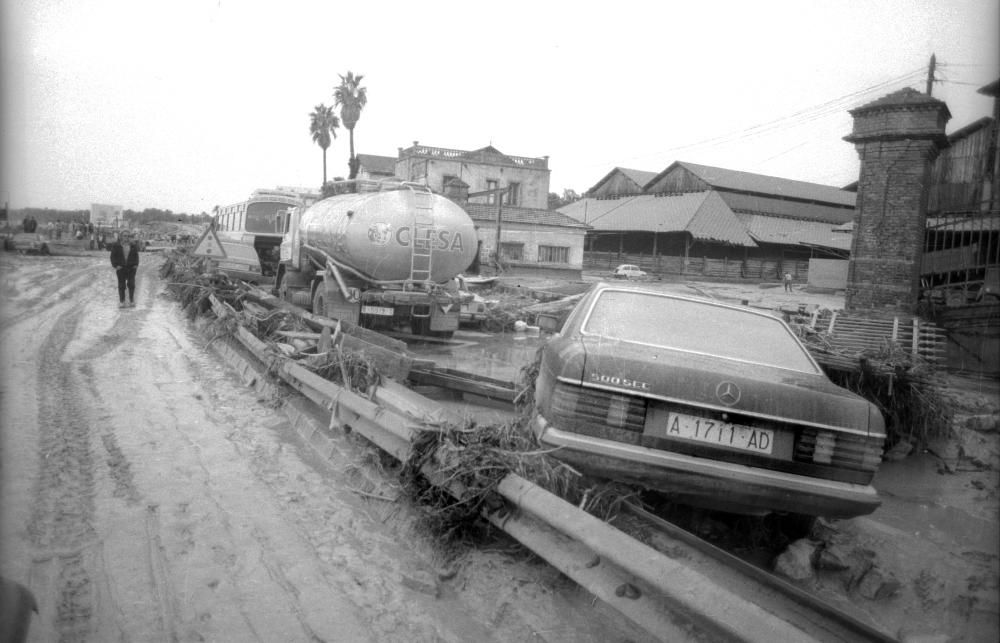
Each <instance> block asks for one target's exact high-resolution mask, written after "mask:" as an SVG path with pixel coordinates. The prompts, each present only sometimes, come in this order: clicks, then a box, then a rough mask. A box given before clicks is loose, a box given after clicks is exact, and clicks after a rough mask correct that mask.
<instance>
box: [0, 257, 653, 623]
mask: <svg viewBox="0 0 1000 643" xmlns="http://www.w3.org/2000/svg"><path fill="white" fill-rule="evenodd" d="M160 260H161V259H160V258H159V257H157V256H156V255H150V254H147V255H144V256H143V263H142V266H141V267H140V271H139V275H138V290H137V295H136V307H135V308H132V309H124V310H119V309H118V307H117V292H116V287H115V280H114V275H113V272H112V270H111V268H110V266H109V265H108V262H107V256H106V255H105V253H90V254H87V255H84V256H73V257H65V256H64V257H22V256H18V255H13V254H9V253H4V254H2V255H0V296H2V301H0V303H2V308H0V427H2V442H0V449H2V451H0V465H2V468H0V483H2V487H0V543H2V549H0V574H2V575H3V576H4V577H6V578H8V579H11V580H15V581H18V582H20V583H22V584H24V585H26V586H27V587H29V588H30V589H31V591H32V592H33V593H34V594H35V596H36V598H37V600H38V604H39V609H40V614H39V615H38V616H37V617H36V618H35V619H34V620H33V621H32V624H31V631H30V636H29V640H31V641H141V640H155V641H206V640H207V641H366V640H371V641H470V640H477V641H529V640H530V641H626V640H629V641H644V640H647V638H646V637H645V636H644V635H643V634H642V633H640V632H637V631H634V630H633V629H632V628H631V627H630V626H629V625H628V624H627V623H625V622H624V621H623V620H622V619H621V618H620V617H618V616H617V615H616V614H615V613H613V612H610V610H608V609H607V608H606V607H603V606H602V605H601V604H595V603H594V601H593V600H592V598H591V597H590V596H589V595H588V594H586V593H585V592H583V591H582V590H580V589H579V588H577V587H576V586H575V585H574V584H572V583H571V582H569V581H567V580H566V579H565V578H563V577H562V576H561V575H559V574H558V573H557V572H555V571H554V570H552V569H551V568H550V567H548V566H547V565H544V564H542V563H540V562H538V561H537V560H536V559H533V558H532V557H531V556H530V555H528V554H527V553H525V551H524V550H522V549H520V548H518V547H517V546H515V545H514V544H513V543H512V542H510V541H504V540H503V539H499V538H498V539H497V540H496V541H493V542H492V543H490V544H488V545H486V546H483V545H482V544H480V546H479V547H477V548H475V549H467V548H457V547H454V546H452V547H449V548H445V547H442V546H441V545H440V544H439V543H437V542H436V541H435V539H434V538H432V537H431V536H429V535H428V534H427V533H426V532H425V531H424V530H423V529H422V528H421V527H420V525H419V524H418V522H417V521H416V513H415V511H414V508H413V507H412V506H411V505H409V503H408V501H407V500H406V499H405V496H403V495H402V494H401V493H400V492H399V489H398V488H395V487H394V484H395V483H394V481H393V478H392V477H391V476H383V477H382V478H378V477H377V476H378V471H377V469H378V467H377V462H375V463H374V464H372V461H373V460H374V461H377V457H373V456H372V453H371V452H370V451H368V450H366V447H365V446H364V445H363V444H361V443H360V440H353V441H352V442H351V443H350V444H346V445H342V446H343V448H342V449H341V453H340V454H339V455H337V456H336V457H334V458H332V459H331V460H323V459H320V458H319V457H318V456H316V455H315V453H314V452H312V451H311V450H310V449H309V448H308V446H307V445H305V444H304V443H302V442H301V441H299V440H298V438H297V435H296V433H295V432H294V431H293V430H291V428H290V425H289V421H288V418H287V417H286V415H285V414H284V413H282V412H281V410H280V409H279V408H278V405H277V404H275V400H274V399H269V398H268V397H267V396H263V395H261V394H258V393H256V392H255V391H254V389H251V388H248V387H246V386H244V385H243V383H242V382H241V381H240V380H239V379H238V378H237V377H236V376H235V375H233V374H232V373H231V372H230V371H228V370H227V369H226V368H225V367H224V366H223V365H222V363H221V362H220V361H219V359H218V358H217V357H216V356H215V354H214V353H213V352H212V351H211V350H208V349H207V348H206V346H205V343H206V340H205V338H204V336H203V335H200V334H198V333H196V332H195V331H194V330H193V329H192V328H191V326H190V324H189V322H188V321H187V320H186V319H185V318H184V316H183V314H182V311H181V310H180V309H179V307H178V306H177V304H176V303H175V302H174V301H173V300H171V299H170V298H168V297H167V296H165V294H164V285H163V284H162V283H161V281H160V280H159V278H158V277H157V274H156V269H157V267H158V265H159V261H160ZM365 462H368V464H367V465H366V464H365ZM366 467H367V468H366ZM372 471H374V475H375V476H376V477H375V478H374V479H375V480H376V482H375V484H376V485H378V487H379V488H378V489H377V492H375V493H372V492H370V491H369V492H363V491H360V489H361V486H360V485H359V482H358V479H359V476H362V477H366V478H365V479H366V480H369V482H370V480H371V479H372V477H371V472H372ZM365 488H370V486H369V487H365Z"/></svg>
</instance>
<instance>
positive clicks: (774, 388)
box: [581, 337, 869, 430]
mask: <svg viewBox="0 0 1000 643" xmlns="http://www.w3.org/2000/svg"><path fill="white" fill-rule="evenodd" d="M582 344H583V347H584V350H585V353H586V357H585V360H584V364H583V372H582V380H581V384H582V385H583V386H586V387H590V388H599V389H603V390H608V391H615V392H619V393H626V394H629V395H635V396H640V397H645V398H649V399H658V400H665V401H668V402H675V403H679V404H683V405H690V406H696V407H700V408H705V409H713V410H718V411H723V412H735V413H742V414H746V415H751V416H756V417H759V418H765V419H771V420H779V421H783V422H793V423H799V424H805V425H811V426H817V427H835V428H848V429H854V430H868V428H869V403H868V402H867V401H866V400H865V399H863V398H861V397H860V396H857V395H855V394H853V393H851V392H849V391H847V390H845V389H842V388H840V387H838V386H836V385H835V384H834V383H833V382H831V381H830V380H829V379H828V378H827V377H826V376H824V375H822V374H821V373H803V372H799V371H793V370H787V369H782V368H779V367H775V366H770V365H764V364H752V363H747V362H739V361H735V360H731V359H727V358H723V357H717V356H712V355H706V354H701V353H689V352H683V351H677V350H673V349H669V348H665V347H657V346H650V345H646V344H641V345H639V344H633V343H630V342H624V341H615V340H610V341H609V340H607V339H601V338H594V337H588V338H584V339H583V341H582Z"/></svg>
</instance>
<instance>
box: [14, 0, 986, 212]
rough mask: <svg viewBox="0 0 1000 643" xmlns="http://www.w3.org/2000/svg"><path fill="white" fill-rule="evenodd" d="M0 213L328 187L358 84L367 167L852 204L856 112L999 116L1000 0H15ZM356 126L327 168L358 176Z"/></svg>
mask: <svg viewBox="0 0 1000 643" xmlns="http://www.w3.org/2000/svg"><path fill="white" fill-rule="evenodd" d="M0 12H2V14H0V18H2V22H0V30H2V32H0V41H2V44H0V47H2V54H3V69H2V71H3V76H2V82H3V87H2V98H0V100H2V118H3V121H2V139H0V141H2V147H3V157H2V160H3V163H2V166H0V200H4V201H9V204H10V206H11V207H12V208H20V207H25V206H35V207H53V208H64V209H86V208H88V207H89V205H90V203H92V202H97V203H111V204H119V205H122V206H124V207H125V208H131V209H139V210H141V209H143V208H146V207H155V208H162V209H167V208H169V209H171V210H173V211H174V212H187V213H198V212H202V211H211V209H212V207H213V206H214V205H225V204H229V203H232V202H236V201H239V200H241V199H243V198H245V197H246V196H247V195H249V193H250V192H251V191H252V190H254V189H255V188H258V187H273V186H276V185H297V186H313V187H317V188H318V186H319V184H320V182H321V180H322V152H321V150H320V148H319V147H318V146H316V145H315V144H314V143H313V142H312V140H311V138H310V135H309V113H310V112H311V111H312V109H313V107H314V106H315V105H317V104H319V103H327V104H332V103H333V88H334V87H335V86H336V85H337V83H338V82H339V76H338V74H346V73H347V71H348V70H351V71H353V72H355V73H356V74H358V73H360V74H363V75H364V82H363V85H364V86H365V87H367V89H368V106H367V107H366V108H365V110H364V111H363V113H362V115H361V120H360V121H359V122H358V126H357V129H356V130H355V145H356V147H357V150H358V152H360V153H368V154H379V155H385V156H395V155H396V153H397V151H398V148H400V147H408V146H409V145H411V144H412V142H413V141H415V140H418V141H420V142H421V143H422V144H426V145H432V146H438V147H448V148H457V149H463V150H472V149H478V148H480V147H483V146H485V145H489V144H492V145H493V146H494V147H496V148H498V149H499V150H500V151H502V152H504V153H507V154H512V155H519V156H533V157H540V156H548V157H549V168H550V169H551V182H550V186H551V190H550V191H553V192H557V193H561V192H562V190H563V189H565V188H570V189H574V190H576V191H578V192H582V191H584V190H586V189H587V188H589V187H590V186H592V185H593V184H594V183H595V182H596V181H597V180H598V179H600V178H601V177H602V176H603V175H604V174H606V173H607V172H608V171H610V170H611V169H612V168H613V167H615V166H622V167H629V168H634V169H640V170H648V171H660V170H662V169H664V168H665V167H666V166H667V165H669V164H670V163H672V162H673V161H676V160H682V161H690V162H695V163H702V164H706V165H715V166H719V167H725V168H730V169H736V170H743V171H749V172H757V173H761V174H769V175H773V176H781V177H786V178H791V179H798V180H803V181H813V182H817V183H825V184H829V185H837V186H842V185H845V184H847V183H849V182H851V181H854V180H856V178H857V173H858V160H857V155H856V153H855V151H854V149H853V147H852V146H851V145H849V144H848V143H846V142H844V141H843V140H841V139H842V137H843V136H844V135H846V134H848V133H849V132H850V129H851V118H850V116H849V115H848V113H847V110H848V109H850V108H852V107H856V106H858V105H862V104H864V103H867V102H870V101H871V100H874V99H876V98H878V97H880V96H883V95H885V94H887V93H890V92H892V91H895V90H897V89H900V88H902V87H907V86H908V87H914V88H916V89H919V90H921V91H923V90H924V85H925V79H926V75H927V65H928V61H929V58H930V55H931V54H932V53H936V54H937V61H938V72H937V77H938V78H939V79H941V80H942V81H943V82H940V83H938V84H935V86H934V90H933V94H934V96H935V97H937V98H940V99H942V100H944V101H946V102H947V104H948V107H949V109H950V110H951V113H952V115H953V118H952V120H951V121H950V123H949V126H948V131H949V132H951V131H954V130H955V129H957V128H959V127H962V126H964V125H967V124H968V123H970V122H972V121H974V120H975V119H977V118H980V117H982V116H988V115H990V111H991V104H992V103H991V99H989V98H987V97H985V96H982V95H980V94H978V93H977V92H976V90H977V89H978V88H979V87H981V86H983V85H985V84H987V83H988V82H991V81H993V80H996V79H997V78H998V76H1000V62H998V61H1000V51H998V44H997V24H998V19H1000V15H998V0H844V1H840V2H835V1H823V2H819V1H812V0H794V1H789V2H776V1H769V0H759V1H758V2H745V1H736V0H734V1H726V2H722V1H717V2H713V1H711V0H703V1H702V2H697V3H696V2H669V1H664V0H660V1H659V2H632V1H629V0H617V1H616V2H610V3H608V2H602V3H596V2H583V3H564V2H559V3H554V2H552V3H549V2H539V1H537V0H535V1H533V2H521V1H519V0H513V1H505V2H497V3H477V2H468V1H463V2H433V1H429V0H428V1H425V2H412V1H411V2H395V1H392V0H391V1H388V2H385V1H383V2H350V3H346V2H330V1H329V0H315V1H314V0H284V1H283V2H274V1H272V2H254V1H251V0H162V1H161V0H143V1H137V0H121V1H119V0H3V2H2V4H0ZM347 156H348V140H347V132H346V130H340V131H338V138H337V139H336V140H335V141H334V143H333V146H332V147H331V148H330V150H329V151H328V160H327V162H328V167H329V170H328V173H329V177H330V178H332V177H334V176H337V175H343V176H346V174H347Z"/></svg>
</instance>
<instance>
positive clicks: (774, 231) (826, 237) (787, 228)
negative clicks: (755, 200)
mask: <svg viewBox="0 0 1000 643" xmlns="http://www.w3.org/2000/svg"><path fill="white" fill-rule="evenodd" d="M740 219H742V220H743V222H744V224H745V225H746V229H747V232H749V233H750V236H751V237H753V238H754V240H756V241H758V242H760V243H776V244H782V245H799V244H804V245H809V246H821V247H824V248H833V249H836V250H845V251H850V249H851V237H852V235H851V234H850V232H836V231H835V230H836V229H837V228H840V227H843V226H834V225H831V224H830V223H825V222H823V221H796V220H792V219H785V218H780V217H769V216H765V215H759V214H750V215H741V216H740Z"/></svg>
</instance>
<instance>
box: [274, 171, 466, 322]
mask: <svg viewBox="0 0 1000 643" xmlns="http://www.w3.org/2000/svg"><path fill="white" fill-rule="evenodd" d="M335 189H339V190H343V191H347V190H351V192H349V193H346V194H337V195H335V196H332V197H329V198H327V199H324V200H322V201H319V202H317V203H314V204H313V205H311V206H309V207H308V208H292V209H290V210H289V211H288V212H287V214H286V215H285V216H288V217H289V221H288V222H287V227H283V229H285V230H287V232H286V233H285V236H284V238H283V239H282V242H281V263H280V265H279V267H278V274H277V276H276V280H275V289H276V294H277V295H278V296H280V297H281V298H282V299H284V300H286V301H290V302H292V303H294V304H297V305H300V306H303V307H306V308H311V309H312V311H313V312H314V313H316V314H319V315H324V316H326V317H331V318H335V319H343V320H346V321H350V322H353V323H357V324H360V325H361V326H363V327H366V328H374V329H390V328H401V327H404V326H409V328H410V330H411V332H413V333H414V334H416V335H428V334H432V335H437V336H446V337H447V336H450V335H451V334H452V333H453V332H454V331H455V329H456V328H458V321H459V311H460V309H461V304H462V297H463V296H465V297H468V295H462V294H460V293H459V291H458V288H457V284H456V283H455V281H454V278H455V277H456V276H457V275H459V274H460V273H461V272H463V271H464V270H465V269H466V268H468V266H469V264H471V263H472V261H473V259H474V257H475V254H476V252H477V247H478V246H477V240H476V229H475V226H474V224H473V223H472V219H470V218H469V215H468V214H466V213H465V211H464V210H463V209H462V208H461V207H459V206H458V205H456V204H455V203H454V202H452V201H450V200H448V199H446V198H445V197H443V196H440V195H437V194H434V193H433V192H431V191H430V189H429V188H428V187H426V186H424V185H419V184H416V183H408V182H400V181H391V180H390V181H363V180H355V181H342V182H337V183H336V184H335ZM283 224H284V222H280V223H279V225H283Z"/></svg>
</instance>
